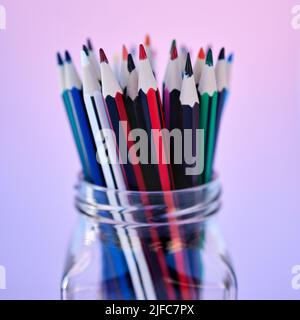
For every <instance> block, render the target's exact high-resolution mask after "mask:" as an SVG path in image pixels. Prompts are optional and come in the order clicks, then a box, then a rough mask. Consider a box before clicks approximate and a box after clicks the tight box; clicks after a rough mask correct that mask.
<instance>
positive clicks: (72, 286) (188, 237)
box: [61, 179, 237, 300]
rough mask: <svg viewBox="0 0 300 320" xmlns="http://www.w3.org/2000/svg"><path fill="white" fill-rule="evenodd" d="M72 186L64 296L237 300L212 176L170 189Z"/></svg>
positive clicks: (218, 189)
mask: <svg viewBox="0 0 300 320" xmlns="http://www.w3.org/2000/svg"><path fill="white" fill-rule="evenodd" d="M76 190H77V195H76V208H77V210H78V211H79V213H80V215H79V223H78V227H77V228H76V230H75V232H74V235H73V238H72V241H71V245H70V248H69V252H68V257H67V261H66V266H65V271H64V275H63V279H62V284H61V292H62V298H63V299H66V300H73V299H101V300H119V299H121V300H130V299H134V300H142V299H146V300H155V299H158V300H174V299H175V300H177V299H179V300H182V299H184V300H185V299H192V300H202V299H236V297H237V281H236V277H235V273H234V270H233V267H232V264H231V261H230V259H229V257H228V254H227V251H226V249H225V245H224V242H223V241H222V238H221V236H220V232H219V229H218V225H217V223H216V219H215V218H216V217H215V216H216V213H217V212H218V210H219V208H220V195H221V186H220V183H219V180H218V179H215V180H213V181H212V182H210V183H208V184H206V185H203V186H199V187H195V188H191V189H184V190H176V191H170V192H129V191H125V192H124V191H115V190H108V189H105V188H102V187H98V186H94V185H92V184H90V183H88V182H86V181H83V180H80V181H79V184H78V185H77V187H76Z"/></svg>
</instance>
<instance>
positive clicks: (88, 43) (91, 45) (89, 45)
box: [86, 38, 94, 51]
mask: <svg viewBox="0 0 300 320" xmlns="http://www.w3.org/2000/svg"><path fill="white" fill-rule="evenodd" d="M86 44H87V47H88V49H89V50H90V51H93V50H94V47H93V44H92V41H91V39H90V38H88V39H87V41H86Z"/></svg>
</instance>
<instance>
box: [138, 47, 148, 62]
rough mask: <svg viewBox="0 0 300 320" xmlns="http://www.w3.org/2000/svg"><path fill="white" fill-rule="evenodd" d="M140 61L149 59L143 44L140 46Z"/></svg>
mask: <svg viewBox="0 0 300 320" xmlns="http://www.w3.org/2000/svg"><path fill="white" fill-rule="evenodd" d="M139 59H140V60H145V59H147V54H146V51H145V48H144V46H143V45H142V44H140V52H139Z"/></svg>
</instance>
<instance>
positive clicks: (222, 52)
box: [218, 47, 225, 60]
mask: <svg viewBox="0 0 300 320" xmlns="http://www.w3.org/2000/svg"><path fill="white" fill-rule="evenodd" d="M218 59H219V60H224V59H225V48H224V47H223V48H222V49H221V51H220V53H219V57H218Z"/></svg>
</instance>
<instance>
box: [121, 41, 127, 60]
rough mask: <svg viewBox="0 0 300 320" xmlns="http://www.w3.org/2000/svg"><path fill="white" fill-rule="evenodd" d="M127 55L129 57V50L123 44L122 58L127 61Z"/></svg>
mask: <svg viewBox="0 0 300 320" xmlns="http://www.w3.org/2000/svg"><path fill="white" fill-rule="evenodd" d="M127 57H128V51H127V48H126V46H125V45H124V44H123V46H122V59H123V60H124V61H126V60H127Z"/></svg>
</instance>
